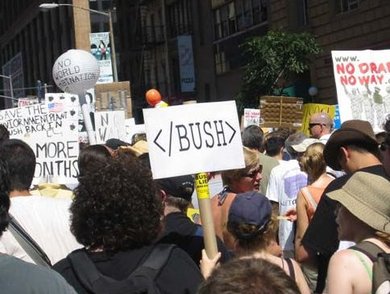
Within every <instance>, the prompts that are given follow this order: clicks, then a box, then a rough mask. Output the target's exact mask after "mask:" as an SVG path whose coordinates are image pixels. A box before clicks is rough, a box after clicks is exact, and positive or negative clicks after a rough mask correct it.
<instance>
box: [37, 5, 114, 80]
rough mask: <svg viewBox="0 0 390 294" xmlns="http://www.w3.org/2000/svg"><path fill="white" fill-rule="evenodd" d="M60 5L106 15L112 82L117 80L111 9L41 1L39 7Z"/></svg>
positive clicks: (45, 7)
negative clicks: (108, 30) (109, 41)
mask: <svg viewBox="0 0 390 294" xmlns="http://www.w3.org/2000/svg"><path fill="white" fill-rule="evenodd" d="M60 6H70V7H73V8H77V9H81V10H86V11H89V12H93V13H96V14H100V15H104V16H106V17H108V22H109V29H110V37H111V51H112V67H113V75H114V82H117V81H118V71H117V66H116V51H115V39H114V28H113V25H112V11H111V10H109V11H108V12H103V11H99V10H95V9H90V8H85V7H81V6H76V5H73V4H67V3H62V4H58V3H42V4H40V5H39V8H40V9H41V10H49V9H53V8H57V7H60Z"/></svg>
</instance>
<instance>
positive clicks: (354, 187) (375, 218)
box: [326, 172, 390, 294]
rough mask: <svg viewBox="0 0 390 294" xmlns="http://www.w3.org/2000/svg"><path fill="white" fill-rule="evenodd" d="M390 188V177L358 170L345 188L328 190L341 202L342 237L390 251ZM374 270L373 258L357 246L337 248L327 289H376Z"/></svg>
mask: <svg viewBox="0 0 390 294" xmlns="http://www.w3.org/2000/svg"><path fill="white" fill-rule="evenodd" d="M389 191H390V181H389V180H388V179H386V178H383V177H381V176H378V175H375V174H372V173H367V172H356V173H355V174H354V175H353V176H352V177H351V178H350V179H349V180H348V181H347V183H346V184H345V185H344V186H343V187H342V188H341V189H339V190H336V191H333V192H330V193H328V194H327V196H328V197H330V198H331V199H333V200H336V201H337V202H338V204H337V209H336V215H337V217H336V222H337V224H338V235H339V239H340V240H347V241H353V242H355V243H356V247H360V248H361V247H362V246H364V247H365V248H366V249H365V250H366V251H372V250H377V251H379V252H386V253H390V192H389ZM375 255H376V254H375ZM372 271H373V263H372V261H371V259H370V258H369V257H368V256H367V255H366V254H364V253H363V252H361V251H360V250H357V249H355V246H353V247H350V248H348V249H344V250H340V251H337V252H336V253H335V254H333V256H332V258H331V259H330V262H329V267H328V279H327V292H326V293H329V294H335V293H345V294H349V293H374V292H375V291H372V290H373V289H372V286H373V285H372ZM388 291H390V288H388V289H387V291H386V292H381V293H389V292H388Z"/></svg>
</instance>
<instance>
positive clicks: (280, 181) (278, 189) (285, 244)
mask: <svg viewBox="0 0 390 294" xmlns="http://www.w3.org/2000/svg"><path fill="white" fill-rule="evenodd" d="M306 185H307V175H306V173H304V172H302V171H301V168H300V167H299V163H298V161H297V160H295V159H292V160H289V161H286V162H284V163H281V164H280V165H278V166H276V167H274V168H273V169H272V171H271V176H270V180H269V183H268V188H267V195H266V196H267V197H268V199H269V200H271V201H274V202H277V203H279V214H280V215H284V214H285V213H286V212H287V211H288V210H290V209H295V208H296V201H297V195H298V192H299V190H300V189H301V188H303V187H305V186H306ZM294 235H295V234H294V223H293V222H291V221H288V220H281V221H280V222H279V245H280V246H281V247H282V249H283V251H292V250H294V243H293V242H294Z"/></svg>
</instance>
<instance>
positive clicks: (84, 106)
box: [79, 93, 96, 145]
mask: <svg viewBox="0 0 390 294" xmlns="http://www.w3.org/2000/svg"><path fill="white" fill-rule="evenodd" d="M85 95H86V93H84V94H81V95H79V102H80V106H81V111H82V112H83V117H84V124H85V128H86V130H87V134H88V141H89V145H95V144H96V138H95V132H94V130H93V126H92V121H91V117H90V115H89V107H88V104H87V100H86V99H85Z"/></svg>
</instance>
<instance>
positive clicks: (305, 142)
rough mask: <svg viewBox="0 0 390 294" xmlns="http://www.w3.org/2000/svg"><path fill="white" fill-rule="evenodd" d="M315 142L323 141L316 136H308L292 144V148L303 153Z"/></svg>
mask: <svg viewBox="0 0 390 294" xmlns="http://www.w3.org/2000/svg"><path fill="white" fill-rule="evenodd" d="M314 143H322V142H321V141H320V140H318V139H315V138H307V139H305V140H303V141H302V142H301V143H299V144H295V145H291V148H292V149H294V150H295V151H296V152H298V153H303V152H305V151H306V149H307V147H309V146H310V145H311V144H314Z"/></svg>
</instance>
